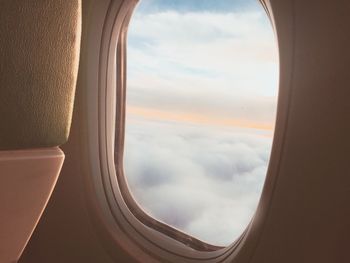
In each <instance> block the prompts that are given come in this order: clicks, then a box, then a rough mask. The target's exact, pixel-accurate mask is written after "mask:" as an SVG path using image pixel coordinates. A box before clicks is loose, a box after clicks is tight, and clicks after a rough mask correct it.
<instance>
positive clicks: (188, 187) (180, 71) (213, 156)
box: [124, 0, 278, 245]
mask: <svg viewBox="0 0 350 263" xmlns="http://www.w3.org/2000/svg"><path fill="white" fill-rule="evenodd" d="M127 57H128V62H127V65H128V66H127V78H128V79H127V116H126V138H125V140H126V141H125V160H124V169H125V174H126V176H127V179H128V183H129V187H130V190H131V192H132V194H133V195H134V197H135V199H136V201H137V202H138V203H139V204H140V206H141V207H142V208H143V209H144V210H145V211H146V212H147V213H149V214H150V215H152V216H154V217H155V218H157V219H159V220H161V221H163V222H165V223H167V224H169V225H171V226H173V227H176V228H178V229H180V230H182V231H185V232H187V233H189V234H191V235H194V236H195V237H197V238H200V239H202V240H204V241H206V242H209V243H213V244H216V245H228V244H229V243H231V242H233V241H234V240H235V239H236V238H237V237H238V236H239V235H240V234H241V233H242V231H243V230H244V228H245V227H246V225H247V224H248V222H249V220H250V219H251V216H252V215H253V213H254V210H255V208H256V205H257V202H258V200H259V196H260V192H261V189H262V186H263V182H264V178H265V174H266V170H267V165H268V160H269V154H270V148H271V143H272V136H273V128H274V121H275V113H276V103H277V86H278V54H277V48H276V44H275V42H274V33H273V31H272V28H271V26H270V24H269V20H268V18H267V16H266V14H265V13H264V10H263V8H262V7H261V6H260V4H259V3H258V1H256V0H236V1H235V0H226V1H224V0H219V1H216V0H177V1H176V0H173V1H170V0H143V1H142V0H141V1H140V3H139V6H138V7H137V9H136V11H135V13H134V14H133V17H132V19H131V22H130V26H129V32H128V53H127Z"/></svg>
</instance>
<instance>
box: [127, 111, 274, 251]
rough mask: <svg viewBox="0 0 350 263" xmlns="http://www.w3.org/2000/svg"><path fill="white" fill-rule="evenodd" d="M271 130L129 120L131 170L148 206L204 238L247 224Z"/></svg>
mask: <svg viewBox="0 0 350 263" xmlns="http://www.w3.org/2000/svg"><path fill="white" fill-rule="evenodd" d="M270 144H271V132H266V131H258V130H256V131H252V130H250V131H247V130H242V129H233V128H222V127H221V128H213V127H210V126H203V125H189V124H181V123H176V122H168V123H165V122H157V121H150V120H144V119H137V118H135V119H134V118H133V119H131V118H130V119H129V121H128V127H127V130H126V148H125V161H124V165H125V174H126V175H127V178H128V182H129V187H130V189H131V192H132V193H133V194H134V196H135V199H136V201H138V202H139V204H140V205H141V207H143V209H144V210H145V211H146V212H148V213H149V214H151V215H152V216H154V217H155V218H157V219H159V220H161V221H163V222H165V223H167V224H169V225H172V226H174V227H176V228H178V229H181V230H183V231H185V232H187V233H189V234H191V235H194V236H196V237H198V238H200V239H202V240H204V241H207V242H210V243H213V244H218V245H228V244H229V243H231V242H233V241H234V240H235V238H237V237H238V236H239V235H240V234H241V233H242V231H243V230H244V228H245V227H246V226H247V224H248V222H249V220H250V219H251V216H252V215H253V212H254V210H255V208H256V205H257V201H258V199H259V196H260V192H261V189H262V185H263V182H264V178H265V173H266V169H267V163H268V158H269V149H270Z"/></svg>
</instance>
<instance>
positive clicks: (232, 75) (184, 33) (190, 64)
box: [128, 11, 278, 123]
mask: <svg viewBox="0 0 350 263" xmlns="http://www.w3.org/2000/svg"><path fill="white" fill-rule="evenodd" d="M266 21H267V18H266V15H265V14H264V13H263V12H256V11H254V12H251V13H244V14H234V13H226V14H220V13H185V14H181V13H177V12H175V11H171V12H163V13H154V14H138V15H136V16H134V17H133V19H132V22H131V25H130V29H129V38H130V41H129V44H130V45H129V51H128V65H129V66H128V102H129V104H130V105H138V106H146V107H155V105H156V107H157V108H160V109H163V110H171V111H183V112H193V113H198V112H200V113H203V114H210V115H222V116H226V117H231V118H246V119H248V120H251V121H253V120H254V119H255V120H257V121H264V122H270V123H273V121H274V116H275V108H276V107H275V104H276V100H277V81H278V77H277V76H278V62H277V52H276V47H275V43H274V37H273V33H272V29H271V28H270V27H268V26H267V25H266Z"/></svg>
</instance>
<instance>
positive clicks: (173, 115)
mask: <svg viewBox="0 0 350 263" xmlns="http://www.w3.org/2000/svg"><path fill="white" fill-rule="evenodd" d="M126 110H127V115H134V116H141V117H144V118H148V119H157V120H171V121H181V122H190V123H198V124H207V125H217V126H231V127H238V128H250V129H259V130H266V131H273V129H274V126H273V124H271V123H259V122H253V121H250V120H240V119H228V118H219V117H214V116H205V115H201V114H195V113H181V112H169V111H162V110H156V109H151V108H145V107H135V106H127V108H126Z"/></svg>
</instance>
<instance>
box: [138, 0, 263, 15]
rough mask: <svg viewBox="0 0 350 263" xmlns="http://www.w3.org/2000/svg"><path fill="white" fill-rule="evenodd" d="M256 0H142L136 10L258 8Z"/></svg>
mask: <svg viewBox="0 0 350 263" xmlns="http://www.w3.org/2000/svg"><path fill="white" fill-rule="evenodd" d="M141 1H142V0H141ZM258 4H259V3H257V1H249V0H248V1H247V0H230V1H228V0H187V1H184V0H180V1H179V0H143V1H142V2H141V4H140V6H139V8H138V10H137V11H138V12H144V13H153V12H162V11H169V10H176V11H178V12H182V13H183V12H208V11H209V12H220V13H228V12H234V11H246V10H260V9H261V7H260V6H259V5H258Z"/></svg>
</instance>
